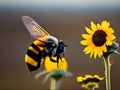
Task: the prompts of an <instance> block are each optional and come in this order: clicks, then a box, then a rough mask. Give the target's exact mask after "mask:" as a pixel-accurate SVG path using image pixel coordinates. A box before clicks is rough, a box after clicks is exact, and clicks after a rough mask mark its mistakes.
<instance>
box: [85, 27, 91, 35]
mask: <svg viewBox="0 0 120 90" xmlns="http://www.w3.org/2000/svg"><path fill="white" fill-rule="evenodd" d="M85 30H86V31H87V33H88V34H92V33H93V31H92V30H91V29H89V28H88V27H85Z"/></svg>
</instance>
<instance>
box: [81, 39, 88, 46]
mask: <svg viewBox="0 0 120 90" xmlns="http://www.w3.org/2000/svg"><path fill="white" fill-rule="evenodd" d="M80 43H81V44H82V45H88V44H89V43H88V41H87V40H82V41H80Z"/></svg>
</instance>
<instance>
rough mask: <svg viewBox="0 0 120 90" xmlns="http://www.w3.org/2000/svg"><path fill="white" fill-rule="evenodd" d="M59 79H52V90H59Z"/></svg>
mask: <svg viewBox="0 0 120 90" xmlns="http://www.w3.org/2000/svg"><path fill="white" fill-rule="evenodd" d="M59 83H60V82H59V79H55V78H51V86H50V90H59Z"/></svg>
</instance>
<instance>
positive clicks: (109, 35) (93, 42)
mask: <svg viewBox="0 0 120 90" xmlns="http://www.w3.org/2000/svg"><path fill="white" fill-rule="evenodd" d="M85 29H86V31H87V34H82V37H83V38H84V39H85V40H82V41H81V42H80V43H81V44H82V45H85V46H87V47H86V48H85V49H84V50H83V52H85V54H90V57H92V56H93V55H94V58H96V56H97V55H98V56H99V57H101V56H102V55H103V52H107V46H111V45H112V41H113V40H114V39H115V38H116V37H115V36H114V30H113V29H112V28H111V27H110V23H109V22H107V21H103V22H102V23H101V24H95V23H94V22H93V21H91V28H88V27H85Z"/></svg>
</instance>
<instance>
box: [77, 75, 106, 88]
mask: <svg viewBox="0 0 120 90" xmlns="http://www.w3.org/2000/svg"><path fill="white" fill-rule="evenodd" d="M103 79H104V78H101V77H99V76H98V75H94V76H92V75H85V77H82V76H79V77H77V82H78V83H81V84H82V87H84V88H85V89H88V88H98V82H99V81H102V80H103Z"/></svg>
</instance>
